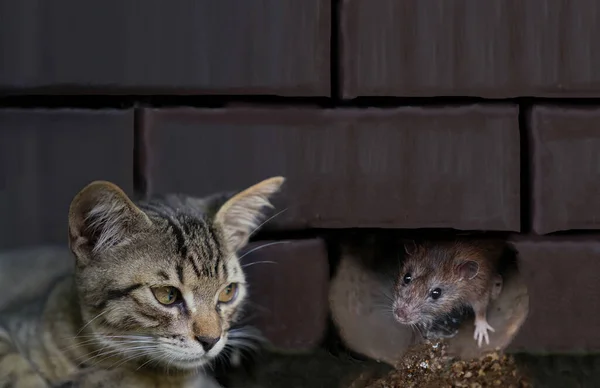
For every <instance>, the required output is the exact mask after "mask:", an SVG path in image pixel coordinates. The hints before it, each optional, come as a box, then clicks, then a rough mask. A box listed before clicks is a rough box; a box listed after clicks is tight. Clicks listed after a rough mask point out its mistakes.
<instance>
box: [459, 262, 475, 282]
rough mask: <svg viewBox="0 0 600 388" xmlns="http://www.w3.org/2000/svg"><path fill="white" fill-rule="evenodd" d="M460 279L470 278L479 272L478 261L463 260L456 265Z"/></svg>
mask: <svg viewBox="0 0 600 388" xmlns="http://www.w3.org/2000/svg"><path fill="white" fill-rule="evenodd" d="M456 271H457V272H458V273H459V275H460V278H461V279H468V280H471V279H473V278H474V277H475V276H477V274H478V273H479V263H478V262H476V261H473V260H467V261H463V262H461V263H460V264H458V266H457V267H456Z"/></svg>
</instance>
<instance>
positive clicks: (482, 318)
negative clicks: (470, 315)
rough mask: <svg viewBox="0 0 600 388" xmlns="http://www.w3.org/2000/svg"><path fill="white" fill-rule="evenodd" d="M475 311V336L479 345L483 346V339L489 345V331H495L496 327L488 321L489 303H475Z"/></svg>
mask: <svg viewBox="0 0 600 388" xmlns="http://www.w3.org/2000/svg"><path fill="white" fill-rule="evenodd" d="M473 310H474V311H475V333H474V335H473V338H474V339H475V340H476V341H477V346H479V347H481V344H482V342H483V340H485V343H486V344H487V345H489V344H490V337H489V334H488V331H491V332H494V331H495V330H494V328H493V327H491V326H490V324H489V323H488V321H487V303H475V304H473Z"/></svg>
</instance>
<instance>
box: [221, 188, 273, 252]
mask: <svg viewBox="0 0 600 388" xmlns="http://www.w3.org/2000/svg"><path fill="white" fill-rule="evenodd" d="M284 181H285V178H283V177H274V178H270V179H267V180H264V181H262V182H260V183H258V184H256V185H254V186H252V187H250V188H248V189H246V190H244V191H242V192H241V193H239V194H237V195H235V196H233V197H232V198H231V199H230V200H228V201H227V202H225V204H224V205H223V206H221V208H220V209H219V211H218V212H217V214H216V215H215V221H214V222H215V224H217V225H220V226H221V227H222V228H223V232H224V233H225V239H226V241H227V243H228V245H229V246H230V247H231V249H232V250H234V251H237V250H239V249H240V248H242V247H243V246H244V245H246V243H247V242H248V239H249V238H250V235H251V234H252V233H253V232H254V231H255V230H256V228H257V227H258V226H259V222H260V221H261V219H262V217H263V213H262V210H263V208H264V207H272V205H271V203H270V202H269V197H270V196H271V195H273V194H275V193H276V192H277V191H279V189H280V188H281V185H282V184H283V182H284Z"/></svg>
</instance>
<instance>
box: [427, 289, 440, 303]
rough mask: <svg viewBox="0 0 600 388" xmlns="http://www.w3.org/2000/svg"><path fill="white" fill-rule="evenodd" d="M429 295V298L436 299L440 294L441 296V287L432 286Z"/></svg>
mask: <svg viewBox="0 0 600 388" xmlns="http://www.w3.org/2000/svg"><path fill="white" fill-rule="evenodd" d="M429 295H430V296H431V298H432V299H433V300H436V299H438V298H439V297H440V296H442V289H441V288H434V289H433V290H431V293H430V294H429Z"/></svg>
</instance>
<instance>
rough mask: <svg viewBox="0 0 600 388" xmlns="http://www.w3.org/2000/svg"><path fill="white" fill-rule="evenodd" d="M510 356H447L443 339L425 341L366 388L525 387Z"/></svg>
mask: <svg viewBox="0 0 600 388" xmlns="http://www.w3.org/2000/svg"><path fill="white" fill-rule="evenodd" d="M532 386H533V385H532V384H531V383H530V381H529V380H528V379H527V378H526V377H525V376H524V375H523V374H522V373H521V372H520V371H519V369H518V368H517V365H516V363H515V360H514V358H513V357H512V356H510V355H506V354H502V353H500V352H492V353H488V354H486V355H484V356H482V357H481V358H479V359H474V360H470V361H462V360H453V359H452V358H450V357H449V356H447V355H446V345H445V343H444V342H438V343H425V344H422V345H419V346H415V347H414V348H412V349H411V350H409V351H408V352H407V353H406V355H405V356H404V358H403V360H402V361H401V362H400V363H398V365H396V369H395V370H393V371H391V372H390V373H389V374H388V375H387V376H386V377H384V378H381V379H379V380H376V381H374V382H372V383H371V384H370V385H368V386H367V388H412V387H415V388H430V387H431V388H438V387H439V388H446V387H448V388H454V387H465V388H483V387H502V388H528V387H532Z"/></svg>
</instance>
